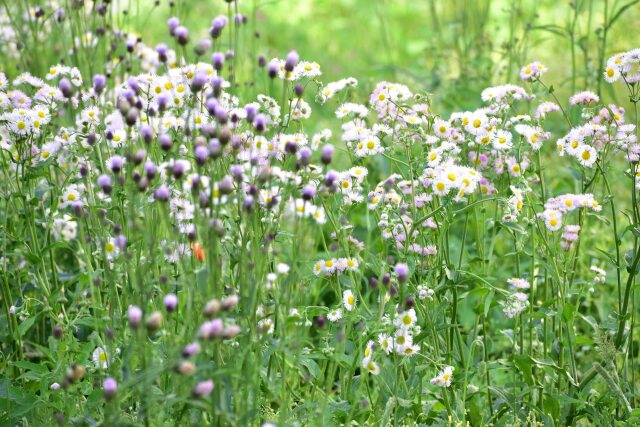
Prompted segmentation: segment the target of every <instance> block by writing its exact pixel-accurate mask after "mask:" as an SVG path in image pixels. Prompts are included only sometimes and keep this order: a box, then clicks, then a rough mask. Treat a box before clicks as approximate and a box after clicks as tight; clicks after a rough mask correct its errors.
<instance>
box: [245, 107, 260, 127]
mask: <svg viewBox="0 0 640 427" xmlns="http://www.w3.org/2000/svg"><path fill="white" fill-rule="evenodd" d="M244 111H245V112H246V113H247V122H249V123H251V122H253V119H254V118H255V117H256V113H257V112H258V109H257V108H256V106H255V105H254V104H249V105H247V106H245V107H244Z"/></svg>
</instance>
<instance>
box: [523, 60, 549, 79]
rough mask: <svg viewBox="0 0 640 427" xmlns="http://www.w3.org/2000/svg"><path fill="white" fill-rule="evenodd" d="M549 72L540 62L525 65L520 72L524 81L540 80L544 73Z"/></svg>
mask: <svg viewBox="0 0 640 427" xmlns="http://www.w3.org/2000/svg"><path fill="white" fill-rule="evenodd" d="M547 71H549V70H548V69H547V67H545V66H544V65H543V64H541V63H540V62H538V61H535V62H532V63H531V64H529V65H525V66H524V67H522V69H521V70H520V78H521V79H522V80H524V81H535V80H538V79H539V78H540V76H541V75H542V74H543V73H546V72H547Z"/></svg>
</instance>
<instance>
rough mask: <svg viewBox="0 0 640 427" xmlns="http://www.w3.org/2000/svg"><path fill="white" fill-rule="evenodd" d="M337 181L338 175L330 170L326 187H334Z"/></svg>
mask: <svg viewBox="0 0 640 427" xmlns="http://www.w3.org/2000/svg"><path fill="white" fill-rule="evenodd" d="M337 180H338V173H337V172H336V171H334V170H330V171H329V172H327V174H326V175H325V177H324V185H326V186H327V187H332V186H333V184H335V182H336V181H337Z"/></svg>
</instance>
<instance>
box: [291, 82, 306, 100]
mask: <svg viewBox="0 0 640 427" xmlns="http://www.w3.org/2000/svg"><path fill="white" fill-rule="evenodd" d="M293 91H294V92H295V94H296V96H297V97H298V98H302V94H303V93H304V87H303V86H302V85H301V84H300V83H297V84H296V86H295V87H294V88H293Z"/></svg>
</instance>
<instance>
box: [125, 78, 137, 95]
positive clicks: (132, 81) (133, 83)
mask: <svg viewBox="0 0 640 427" xmlns="http://www.w3.org/2000/svg"><path fill="white" fill-rule="evenodd" d="M127 85H128V86H129V89H131V90H132V91H134V92H135V93H136V95H137V94H138V93H140V85H139V84H138V79H136V78H135V77H129V78H128V79H127Z"/></svg>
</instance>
